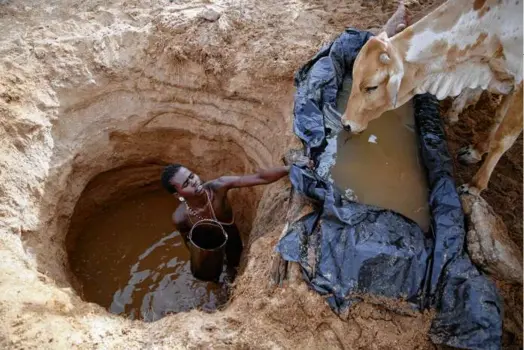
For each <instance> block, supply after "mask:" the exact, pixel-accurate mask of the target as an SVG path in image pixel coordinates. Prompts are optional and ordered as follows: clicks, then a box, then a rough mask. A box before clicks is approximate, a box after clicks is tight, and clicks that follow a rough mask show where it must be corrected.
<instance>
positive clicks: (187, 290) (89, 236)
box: [70, 189, 228, 321]
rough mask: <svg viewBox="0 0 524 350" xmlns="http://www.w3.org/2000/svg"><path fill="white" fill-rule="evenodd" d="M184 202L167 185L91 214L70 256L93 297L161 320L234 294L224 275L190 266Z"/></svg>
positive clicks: (134, 315) (125, 312) (117, 309)
mask: <svg viewBox="0 0 524 350" xmlns="http://www.w3.org/2000/svg"><path fill="white" fill-rule="evenodd" d="M177 205H178V202H177V201H175V200H174V198H173V196H170V195H169V194H167V193H166V192H165V191H164V190H161V189H160V190H153V191H150V192H147V193H142V194H137V195H131V196H130V197H127V198H126V199H125V200H123V201H121V202H116V203H113V204H110V205H108V206H107V207H105V208H104V209H102V210H101V211H100V212H99V213H97V214H95V215H93V216H91V217H90V218H89V220H88V222H87V223H86V225H85V227H84V228H83V230H82V232H81V233H80V235H79V237H78V239H77V243H76V249H75V254H74V256H73V257H71V258H70V261H71V265H72V268H73V271H74V273H75V275H76V277H77V278H78V279H79V280H80V282H81V283H82V287H83V289H82V290H83V297H84V299H86V300H87V301H90V302H94V303H97V304H99V305H102V306H104V307H106V308H107V309H108V310H109V311H110V312H112V313H115V314H119V315H122V316H125V317H129V318H131V319H142V320H145V321H155V320H158V319H160V318H162V317H164V316H166V315H167V314H170V313H177V312H182V311H188V310H191V309H195V308H200V309H202V310H204V311H213V310H216V309H217V308H218V307H219V306H220V305H223V304H224V303H225V302H226V301H227V298H228V290H227V286H226V284H225V283H223V282H224V278H223V275H224V274H222V276H221V278H220V280H219V283H213V282H204V281H200V280H198V279H196V278H195V277H193V275H192V274H191V271H190V262H189V251H188V249H187V248H186V246H185V245H184V242H183V239H182V237H181V236H180V234H179V233H178V232H177V231H175V230H174V226H173V224H172V221H171V215H172V213H173V211H174V210H175V209H176V207H177Z"/></svg>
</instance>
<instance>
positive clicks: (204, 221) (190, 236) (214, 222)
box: [187, 219, 229, 250]
mask: <svg viewBox="0 0 524 350" xmlns="http://www.w3.org/2000/svg"><path fill="white" fill-rule="evenodd" d="M199 224H211V225H215V226H218V227H220V229H221V230H222V234H223V235H224V238H225V240H224V244H226V243H227V240H228V239H229V236H228V235H227V232H226V230H224V226H222V224H220V222H218V221H216V220H211V219H202V220H200V221H197V222H196V223H194V224H193V227H191V230H189V234H188V237H187V238H188V240H189V242H191V244H194V243H193V239H192V238H193V230H194V229H195V227H196V226H198V225H199ZM224 244H223V245H224ZM223 245H221V246H220V247H222V246H223ZM220 247H217V248H220ZM198 248H200V249H203V250H214V249H217V248H214V249H204V248H202V247H198Z"/></svg>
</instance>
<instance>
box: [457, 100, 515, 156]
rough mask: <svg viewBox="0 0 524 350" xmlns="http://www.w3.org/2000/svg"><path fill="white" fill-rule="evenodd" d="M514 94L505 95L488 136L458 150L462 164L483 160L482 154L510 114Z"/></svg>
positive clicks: (485, 151)
mask: <svg viewBox="0 0 524 350" xmlns="http://www.w3.org/2000/svg"><path fill="white" fill-rule="evenodd" d="M513 96H514V94H509V95H505V96H503V97H502V101H501V102H500V104H499V105H498V107H497V110H496V111H495V118H494V120H493V123H492V124H491V128H490V130H489V134H488V137H486V138H485V139H484V140H482V141H480V142H479V143H477V144H476V145H469V146H466V147H462V148H461V149H459V150H458V152H457V155H458V160H459V162H461V163H462V164H475V163H478V162H480V161H481V160H482V156H483V155H484V154H486V153H487V152H488V150H489V149H490V148H491V142H492V141H493V138H494V137H495V134H496V133H497V130H498V128H499V126H500V123H501V122H502V121H503V120H504V118H505V117H506V115H507V114H508V108H509V106H510V105H511V103H512V101H513Z"/></svg>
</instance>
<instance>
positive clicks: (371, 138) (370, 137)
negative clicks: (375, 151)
mask: <svg viewBox="0 0 524 350" xmlns="http://www.w3.org/2000/svg"><path fill="white" fill-rule="evenodd" d="M368 142H371V143H377V137H376V136H375V135H369V138H368Z"/></svg>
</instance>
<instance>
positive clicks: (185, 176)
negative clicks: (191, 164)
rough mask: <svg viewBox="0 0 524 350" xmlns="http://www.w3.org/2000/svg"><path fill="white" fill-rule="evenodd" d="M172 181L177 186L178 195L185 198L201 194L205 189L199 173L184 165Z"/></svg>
mask: <svg viewBox="0 0 524 350" xmlns="http://www.w3.org/2000/svg"><path fill="white" fill-rule="evenodd" d="M170 182H171V184H172V185H173V186H175V188H176V191H177V195H179V196H182V197H184V198H186V197H193V196H196V195H199V194H201V193H202V191H203V189H202V181H201V180H200V178H199V177H198V175H197V174H195V173H193V172H192V171H190V170H189V169H187V168H184V167H181V168H180V169H179V170H178V171H177V173H176V174H175V176H173V177H172V178H171V180H170Z"/></svg>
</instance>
